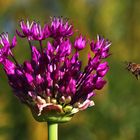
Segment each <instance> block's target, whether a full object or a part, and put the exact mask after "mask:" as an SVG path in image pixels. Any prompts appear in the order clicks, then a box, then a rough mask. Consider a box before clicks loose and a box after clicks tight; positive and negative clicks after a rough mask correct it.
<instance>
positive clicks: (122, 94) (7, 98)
mask: <svg viewBox="0 0 140 140" xmlns="http://www.w3.org/2000/svg"><path fill="white" fill-rule="evenodd" d="M139 7H140V1H139V0H75V1H74V0H0V32H3V31H7V32H9V33H10V34H11V37H12V35H13V34H14V33H15V29H16V28H17V27H18V21H19V20H21V19H22V18H24V19H29V20H34V19H35V20H36V21H40V22H41V24H43V23H44V22H46V21H48V20H49V17H50V16H63V17H68V18H69V19H70V20H71V21H72V22H73V24H74V26H75V28H78V30H79V31H80V32H81V33H83V34H84V35H86V36H87V37H90V38H95V37H96V35H97V34H101V35H103V36H104V37H106V38H108V39H109V40H111V41H112V46H111V53H112V55H111V57H110V58H109V59H108V61H109V64H110V71H109V73H108V74H107V77H106V79H107V80H108V84H107V85H106V86H105V88H104V89H103V90H102V91H100V94H98V95H97V96H96V97H95V98H94V101H95V104H96V105H95V106H94V107H92V108H89V109H87V110H86V111H83V112H80V113H78V114H76V115H75V116H74V118H73V119H72V121H70V122H68V123H66V124H62V125H60V126H59V139H60V140H139V139H140V81H137V80H136V78H135V77H134V76H133V75H132V74H131V73H129V72H128V71H127V70H126V69H125V64H124V61H133V62H137V63H140V8H139ZM18 40H19V38H18ZM19 41H20V43H19V44H20V45H18V47H16V48H15V54H16V58H17V59H18V60H19V61H20V62H22V61H23V60H24V59H25V58H26V57H27V58H28V57H29V55H28V47H27V46H26V43H25V40H22V41H21V40H19ZM24 52H25V53H24ZM86 53H87V52H86ZM84 55H85V54H83V57H81V59H83V60H84ZM0 69H2V68H1V67H0ZM0 140H47V125H46V124H45V123H38V122H36V121H35V120H34V119H33V117H32V116H31V113H30V111H29V109H28V108H27V107H26V106H25V105H22V104H21V103H20V102H19V101H18V100H17V99H16V97H15V96H13V93H12V92H11V89H10V87H9V85H8V83H7V78H6V76H5V74H4V72H3V71H2V70H0Z"/></svg>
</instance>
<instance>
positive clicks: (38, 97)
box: [0, 17, 111, 122]
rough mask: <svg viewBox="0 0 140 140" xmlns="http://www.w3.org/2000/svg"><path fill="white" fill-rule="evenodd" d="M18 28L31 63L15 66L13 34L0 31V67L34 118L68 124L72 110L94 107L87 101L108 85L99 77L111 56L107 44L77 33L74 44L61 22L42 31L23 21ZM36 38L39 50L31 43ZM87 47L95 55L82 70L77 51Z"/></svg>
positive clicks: (69, 29)
mask: <svg viewBox="0 0 140 140" xmlns="http://www.w3.org/2000/svg"><path fill="white" fill-rule="evenodd" d="M20 28H21V30H20V31H19V30H17V31H16V32H17V35H18V36H19V37H21V38H27V41H28V42H29V46H30V49H31V60H26V61H24V63H23V64H19V63H18V61H17V60H16V58H15V57H14V55H13V53H12V49H13V48H14V47H15V46H16V44H17V40H16V36H14V37H13V39H12V41H9V38H8V34H7V33H2V34H1V35H0V44H1V46H2V48H1V49H0V63H1V64H2V65H3V68H4V70H5V73H6V75H7V77H8V80H9V84H10V86H11V87H12V89H13V91H14V93H15V95H16V96H17V97H18V98H19V100H20V101H21V102H23V103H25V104H26V105H28V106H29V107H30V109H31V111H32V113H33V116H34V117H35V119H36V120H38V121H46V120H47V121H54V120H55V121H58V120H57V119H58V118H59V121H60V122H61V121H66V120H67V119H69V117H71V116H72V115H73V114H75V113H76V112H78V111H80V110H84V109H86V108H88V107H90V106H93V105H94V102H93V101H92V100H91V97H93V96H95V90H100V89H102V88H103V87H104V85H105V83H106V81H105V80H104V79H103V78H104V76H105V75H106V73H107V71H108V70H109V66H108V63H107V62H106V61H103V60H104V59H105V58H107V57H108V56H109V46H110V45H111V43H110V42H109V41H108V40H106V39H104V38H102V37H100V36H97V39H96V40H92V41H89V40H87V39H86V37H83V36H82V35H81V34H80V35H78V36H77V37H76V38H75V40H74V41H73V42H72V41H71V40H70V37H71V36H72V35H73V33H74V31H73V25H72V24H69V21H68V20H67V19H63V18H56V17H53V18H51V22H50V23H48V24H45V26H44V27H41V25H40V24H39V23H37V22H35V21H33V22H31V23H29V21H27V22H26V23H25V22H24V21H23V20H22V21H20ZM50 38H51V41H50ZM35 40H36V41H38V42H39V48H37V46H34V45H33V43H32V41H35ZM44 41H45V42H46V43H44ZM10 42H11V43H10ZM43 44H46V45H43ZM86 46H90V49H91V52H92V53H93V54H94V55H93V57H92V56H91V55H89V54H88V55H87V59H88V64H87V65H86V66H85V68H84V70H83V71H82V70H81V67H82V62H81V61H80V60H79V51H81V50H83V49H84V48H85V47H86ZM9 57H11V58H12V59H13V61H12V60H11V58H10V59H9ZM63 119H64V120H63Z"/></svg>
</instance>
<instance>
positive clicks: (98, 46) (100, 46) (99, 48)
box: [90, 35, 111, 58]
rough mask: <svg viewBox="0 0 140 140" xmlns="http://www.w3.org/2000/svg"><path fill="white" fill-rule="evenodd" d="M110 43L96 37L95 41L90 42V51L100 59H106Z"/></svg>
mask: <svg viewBox="0 0 140 140" xmlns="http://www.w3.org/2000/svg"><path fill="white" fill-rule="evenodd" d="M110 45H111V43H110V42H109V41H108V40H105V39H104V38H103V37H100V36H99V35H98V36H97V41H96V42H94V40H93V41H92V42H91V44H90V46H91V50H92V51H93V52H94V53H95V54H97V55H99V54H100V57H101V58H106V57H108V56H109V55H110V54H109V46H110Z"/></svg>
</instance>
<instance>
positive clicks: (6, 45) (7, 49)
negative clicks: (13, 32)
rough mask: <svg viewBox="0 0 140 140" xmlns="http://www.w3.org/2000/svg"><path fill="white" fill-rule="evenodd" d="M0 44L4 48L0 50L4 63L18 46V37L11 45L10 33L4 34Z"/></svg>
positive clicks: (0, 58) (0, 57)
mask: <svg viewBox="0 0 140 140" xmlns="http://www.w3.org/2000/svg"><path fill="white" fill-rule="evenodd" d="M0 44H1V46H2V48H0V62H2V61H3V60H4V59H6V58H7V57H8V55H10V54H11V55H12V52H11V49H12V48H14V47H15V46H16V44H17V40H16V36H14V37H13V39H12V43H10V41H9V37H8V33H2V34H1V35H0Z"/></svg>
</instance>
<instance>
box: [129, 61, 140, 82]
mask: <svg viewBox="0 0 140 140" xmlns="http://www.w3.org/2000/svg"><path fill="white" fill-rule="evenodd" d="M126 69H127V70H129V71H130V72H131V73H132V74H133V75H135V77H136V79H137V80H138V79H139V76H140V64H136V63H133V62H126Z"/></svg>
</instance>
